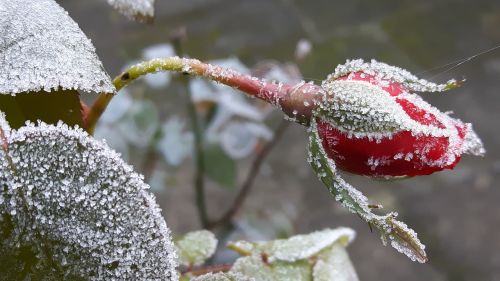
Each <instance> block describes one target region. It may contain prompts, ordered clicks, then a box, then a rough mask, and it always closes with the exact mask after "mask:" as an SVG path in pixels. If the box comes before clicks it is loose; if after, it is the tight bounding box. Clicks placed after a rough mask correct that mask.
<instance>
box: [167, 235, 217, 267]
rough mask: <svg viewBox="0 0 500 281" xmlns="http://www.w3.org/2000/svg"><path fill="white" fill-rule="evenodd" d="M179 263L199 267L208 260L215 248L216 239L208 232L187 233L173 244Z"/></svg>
mask: <svg viewBox="0 0 500 281" xmlns="http://www.w3.org/2000/svg"><path fill="white" fill-rule="evenodd" d="M175 246H176V247H177V250H178V254H179V263H180V264H182V265H184V266H189V267H191V266H199V265H202V264H203V263H204V262H205V261H206V260H207V259H208V258H210V257H211V256H212V255H213V254H214V252H215V250H216V248H217V239H216V238H215V235H214V234H213V233H212V232H210V231H208V230H200V231H193V232H189V233H187V234H186V235H184V236H183V237H181V238H180V239H178V240H177V241H176V242H175Z"/></svg>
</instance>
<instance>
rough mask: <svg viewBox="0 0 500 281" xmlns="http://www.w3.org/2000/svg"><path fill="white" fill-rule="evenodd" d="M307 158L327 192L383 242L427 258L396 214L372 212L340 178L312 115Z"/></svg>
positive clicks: (414, 257)
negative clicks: (372, 228)
mask: <svg viewBox="0 0 500 281" xmlns="http://www.w3.org/2000/svg"><path fill="white" fill-rule="evenodd" d="M308 149H309V157H308V161H309V163H310V164H311V167H312V168H313V170H314V172H315V173H316V175H317V176H318V178H319V179H320V180H321V181H322V182H323V183H324V184H325V186H326V187H327V188H328V190H329V191H330V193H331V194H332V195H333V196H334V197H335V200H337V201H339V202H340V203H341V204H342V206H344V207H345V208H347V209H348V210H349V211H351V212H352V213H355V214H357V215H359V217H361V218H362V219H363V220H365V221H366V222H367V223H368V224H369V225H370V226H374V227H375V228H377V229H378V230H379V232H380V234H381V237H382V242H383V243H384V245H385V244H386V243H387V242H390V243H391V246H393V247H394V248H395V249H396V250H397V251H398V252H400V253H403V254H405V255H406V256H407V257H409V258H410V259H411V260H413V261H415V260H417V261H419V262H421V263H423V262H426V261H427V255H426V253H425V246H424V245H423V244H422V243H421V242H420V240H419V239H418V237H417V234H416V233H415V232H414V231H413V230H412V229H410V228H408V227H407V226H406V224H404V223H403V222H401V221H397V220H396V219H395V218H396V216H397V215H396V214H395V213H389V214H387V215H376V214H374V213H373V212H372V211H371V209H370V207H369V204H368V199H367V198H366V197H365V196H364V195H363V194H362V193H361V192H360V191H359V190H357V189H356V188H354V187H353V186H351V185H350V184H348V183H347V182H345V181H344V179H342V178H341V177H340V175H339V174H338V172H337V169H336V166H335V163H334V162H333V160H332V159H330V158H329V157H328V156H327V154H326V152H325V151H324V149H323V144H322V142H321V138H320V137H319V134H318V128H317V124H316V120H315V118H313V119H312V121H311V125H310V128H309V146H308Z"/></svg>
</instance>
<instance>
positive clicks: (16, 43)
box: [0, 0, 115, 95]
mask: <svg viewBox="0 0 500 281" xmlns="http://www.w3.org/2000/svg"><path fill="white" fill-rule="evenodd" d="M0 35H1V36H0V54H1V55H0V94H11V95H15V94H17V93H21V92H29V91H40V90H44V91H47V92H50V91H52V90H57V89H58V88H62V89H75V90H83V91H86V92H99V93H102V92H104V93H113V92H114V91H115V88H114V86H113V85H112V83H111V79H110V78H109V76H108V75H107V74H106V72H105V71H104V68H103V66H102V64H101V62H100V60H99V58H98V57H97V55H96V54H95V49H94V47H93V46H92V43H91V42H90V40H89V39H88V38H87V37H86V36H85V35H84V34H83V32H82V31H81V30H80V28H79V27H78V25H77V24H76V23H75V22H74V21H73V20H72V19H71V18H70V17H69V16H68V14H67V12H66V11H65V10H64V9H63V8H61V7H60V6H59V5H58V4H57V3H56V2H54V1H53V0H37V1H33V0H2V1H0Z"/></svg>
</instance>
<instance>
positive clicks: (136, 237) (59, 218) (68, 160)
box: [0, 123, 178, 280]
mask: <svg viewBox="0 0 500 281" xmlns="http://www.w3.org/2000/svg"><path fill="white" fill-rule="evenodd" d="M8 144H9V145H8V152H7V153H8V154H7V155H6V153H5V152H4V151H3V150H2V151H0V185H1V186H2V187H3V188H2V189H1V190H0V214H1V215H0V226H2V227H0V234H3V235H6V233H1V232H2V231H3V230H4V229H5V226H6V223H7V222H8V221H9V220H10V222H11V223H10V225H11V228H12V232H10V234H8V235H7V236H2V237H7V238H6V239H2V240H1V241H0V249H2V250H5V249H7V250H8V251H9V253H12V256H13V258H14V259H15V258H16V256H18V255H19V248H20V247H27V248H29V249H30V250H31V251H33V252H34V253H35V254H36V257H37V258H36V264H35V267H33V271H34V272H31V273H34V274H40V272H43V270H44V269H47V268H49V271H50V272H51V274H52V275H53V277H54V280H61V279H72V278H76V277H78V276H81V277H85V279H90V280H177V279H178V273H177V271H176V253H175V249H174V246H173V243H172V242H171V239H170V231H169V230H168V228H167V225H166V223H165V220H164V219H163V217H162V216H161V214H160V209H159V208H158V206H157V204H156V203H155V199H154V196H153V195H152V194H151V193H150V192H149V191H148V189H149V186H148V185H147V184H145V183H144V182H143V177H142V176H141V175H139V174H137V173H135V172H134V171H133V169H132V167H131V166H129V165H127V164H126V163H124V162H123V161H122V160H121V159H120V158H119V155H118V154H117V153H116V152H114V151H112V150H111V149H109V148H108V147H107V145H106V144H105V143H101V142H98V141H96V140H94V139H92V138H90V137H89V136H88V134H87V133H85V132H84V131H83V130H81V129H71V128H69V127H68V126H67V125H64V124H62V123H59V124H58V125H57V126H53V125H46V124H44V123H39V124H38V126H35V125H34V124H28V125H27V126H25V127H22V128H20V129H19V130H17V131H15V130H13V131H12V132H11V134H10V137H9V139H8ZM5 218H8V219H9V220H7V221H5ZM8 225H9V224H7V227H8ZM16 252H17V253H16ZM47 260H50V262H47ZM54 265H55V266H54ZM35 268H36V269H35ZM62 276H64V278H63V277H62ZM49 279H50V278H49Z"/></svg>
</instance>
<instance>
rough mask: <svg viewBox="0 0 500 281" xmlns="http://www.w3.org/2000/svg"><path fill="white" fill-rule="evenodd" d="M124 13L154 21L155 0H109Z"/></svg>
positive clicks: (131, 16) (140, 19) (138, 18)
mask: <svg viewBox="0 0 500 281" xmlns="http://www.w3.org/2000/svg"><path fill="white" fill-rule="evenodd" d="M107 1H108V3H109V4H110V5H111V6H113V7H114V8H115V9H117V10H118V11H119V12H120V13H122V14H123V15H125V16H127V17H129V18H132V19H136V20H139V21H146V22H150V21H152V19H153V17H154V4H155V0H107Z"/></svg>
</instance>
